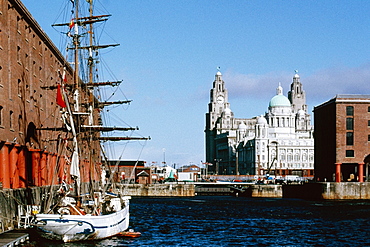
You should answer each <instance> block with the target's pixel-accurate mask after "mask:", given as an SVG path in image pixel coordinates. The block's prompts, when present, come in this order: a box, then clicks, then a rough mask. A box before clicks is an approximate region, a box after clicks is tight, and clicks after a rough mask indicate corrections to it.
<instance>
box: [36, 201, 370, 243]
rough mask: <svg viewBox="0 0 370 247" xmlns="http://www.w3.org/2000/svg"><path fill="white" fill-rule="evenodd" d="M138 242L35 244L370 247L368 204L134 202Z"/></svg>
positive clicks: (364, 202) (131, 210) (369, 205)
mask: <svg viewBox="0 0 370 247" xmlns="http://www.w3.org/2000/svg"><path fill="white" fill-rule="evenodd" d="M130 212H131V223H130V225H131V227H132V228H134V229H135V231H139V232H141V233H142V236H141V237H140V238H137V239H125V238H113V239H107V240H103V241H99V242H85V243H71V244H63V243H57V244H55V243H51V242H46V241H37V243H35V242H33V243H34V246H38V247H41V246H50V247H52V246H370V201H320V202H315V201H304V200H295V199H266V198H263V199H261V198H235V197H227V196H225V197H218V196H213V197H211V196H208V197H206V196H205V197H200V196H197V197H192V198H147V197H144V198H133V199H132V200H131V208H130Z"/></svg>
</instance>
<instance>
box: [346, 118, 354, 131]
mask: <svg viewBox="0 0 370 247" xmlns="http://www.w3.org/2000/svg"><path fill="white" fill-rule="evenodd" d="M346 129H347V130H353V118H347V119H346Z"/></svg>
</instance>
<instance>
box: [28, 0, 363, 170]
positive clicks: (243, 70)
mask: <svg viewBox="0 0 370 247" xmlns="http://www.w3.org/2000/svg"><path fill="white" fill-rule="evenodd" d="M65 2H66V3H68V2H69V1H68V0H65V1H61V0H39V1H34V0H24V1H23V3H24V4H25V6H26V7H27V8H28V9H29V11H30V12H31V14H32V15H33V16H34V18H35V19H36V20H37V21H38V22H39V24H40V25H41V26H42V28H43V29H44V30H45V32H46V33H47V34H48V35H49V37H50V38H51V39H52V40H53V41H54V43H55V44H56V45H57V46H58V45H59V40H60V37H61V35H60V34H59V33H58V32H57V31H56V30H55V29H53V28H51V26H50V25H51V24H52V23H54V22H56V20H57V17H58V15H59V13H60V8H61V6H63V5H64V4H65ZM95 2H96V6H97V7H98V8H99V9H100V10H101V11H100V12H101V13H109V14H112V17H111V18H110V20H109V21H108V22H107V23H106V33H107V34H109V36H108V37H109V38H110V40H109V39H108V40H107V41H114V42H118V43H120V44H121V45H120V46H119V47H118V48H116V49H114V50H113V51H107V52H106V54H105V61H106V63H108V64H109V65H110V66H111V69H112V70H113V71H114V74H115V76H116V77H117V78H118V79H122V80H123V83H122V84H121V86H120V87H121V89H120V92H124V94H125V95H126V97H127V98H129V99H132V100H133V102H132V103H131V105H130V106H129V107H127V106H125V107H124V108H117V109H115V114H116V116H117V118H120V119H121V120H122V119H123V121H124V122H125V123H128V124H129V125H131V126H139V127H140V130H139V131H138V132H137V133H136V135H142V136H151V138H152V140H150V141H148V142H146V143H145V147H144V149H143V150H142V152H141V147H142V146H143V144H144V143H142V142H141V143H135V142H133V143H130V144H129V145H128V146H127V147H126V150H125V154H124V155H123V158H124V159H137V158H138V155H139V153H141V155H140V159H143V160H146V161H148V162H152V161H156V162H162V161H163V159H165V160H166V162H167V164H173V163H176V164H179V165H183V164H189V163H195V164H199V163H200V162H201V160H204V152H205V151H204V127H205V113H206V112H207V110H208V102H209V91H210V89H211V87H212V82H213V80H214V76H215V74H216V72H217V70H216V68H217V67H218V66H219V67H221V72H222V74H223V79H224V81H225V86H226V88H227V89H228V91H229V102H230V108H231V110H232V111H233V112H234V115H235V117H238V118H250V117H254V116H257V115H261V114H264V113H265V112H266V111H267V107H268V103H269V101H270V99H271V98H272V97H273V96H274V95H275V92H276V91H275V89H276V87H277V86H278V83H279V82H280V83H281V85H282V87H283V88H284V94H285V95H287V91H288V89H289V87H290V83H291V82H292V77H293V75H294V70H296V69H297V70H298V71H299V75H300V77H301V82H302V83H303V89H304V90H305V91H306V95H307V104H308V107H309V110H310V111H312V109H313V107H314V106H317V105H319V104H321V103H323V102H325V101H327V100H329V99H330V98H332V97H334V96H335V95H336V94H344V93H348V94H352V93H353V94H356V93H360V94H369V91H368V90H369V82H370V59H369V58H370V37H369V36H370V17H369V13H370V1H359V0H354V1H349V0H347V1H343V0H325V1H311V0H305V1H289V0H284V1H283V0H276V1H275V0H254V1H252V0H249V1H247V0H244V1H242V0H239V1H234V0H229V1H221V0H216V1H206V0H189V1H182V0H179V1H173V0H157V1H154V0H147V1H144V0H137V1H123V0H105V1H102V0H99V1H98V0H96V1H95ZM40 3H41V4H40ZM104 10H105V11H104ZM102 39H103V38H102ZM58 47H59V46H58Z"/></svg>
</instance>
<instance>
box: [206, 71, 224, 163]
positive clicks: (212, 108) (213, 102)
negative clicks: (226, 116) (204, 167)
mask: <svg viewBox="0 0 370 247" xmlns="http://www.w3.org/2000/svg"><path fill="white" fill-rule="evenodd" d="M229 108H230V103H229V102H228V93H227V89H226V88H225V82H224V81H223V80H222V74H221V72H220V70H219V69H218V71H217V73H216V76H215V80H214V81H213V87H212V89H211V91H210V102H209V103H208V112H207V113H206V129H205V131H204V132H205V139H206V140H205V141H206V143H205V146H206V161H207V162H209V163H213V161H214V157H215V142H214V140H215V137H216V135H217V129H216V125H217V121H218V120H219V118H221V117H222V113H223V112H224V111H225V109H229Z"/></svg>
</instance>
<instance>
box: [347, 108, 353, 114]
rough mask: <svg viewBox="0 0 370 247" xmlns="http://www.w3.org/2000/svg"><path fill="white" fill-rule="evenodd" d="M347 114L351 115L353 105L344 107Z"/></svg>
mask: <svg viewBox="0 0 370 247" xmlns="http://www.w3.org/2000/svg"><path fill="white" fill-rule="evenodd" d="M346 113H347V116H353V106H347V107H346Z"/></svg>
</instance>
